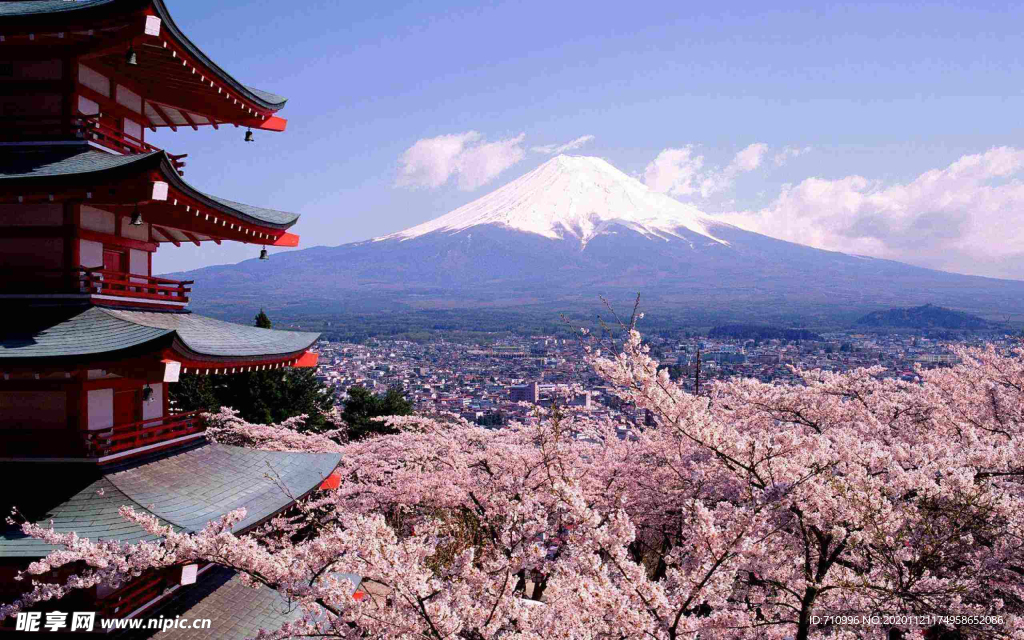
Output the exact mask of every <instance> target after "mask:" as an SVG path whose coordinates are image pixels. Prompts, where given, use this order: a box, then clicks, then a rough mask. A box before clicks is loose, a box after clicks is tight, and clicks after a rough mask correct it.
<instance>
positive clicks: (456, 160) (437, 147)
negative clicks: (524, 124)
mask: <svg viewBox="0 0 1024 640" xmlns="http://www.w3.org/2000/svg"><path fill="white" fill-rule="evenodd" d="M525 137H526V134H523V133H520V134H519V135H518V136H516V137H514V138H504V139H502V140H497V141H495V142H485V141H484V139H483V135H481V134H480V133H477V132H476V131H466V132H464V133H452V134H448V135H441V136H437V137H434V138H423V139H422V140H418V141H417V142H416V144H414V145H412V146H411V147H409V148H408V149H406V150H405V152H404V153H402V155H401V157H400V158H399V163H400V165H401V166H400V168H399V174H398V179H397V180H396V181H395V184H396V186H399V187H427V188H430V189H436V188H437V187H440V186H442V185H444V184H445V183H447V182H448V181H449V180H450V179H451V178H452V177H454V178H455V180H456V184H457V185H458V187H459V189H462V190H463V191H472V190H473V189H476V188H478V187H481V186H483V185H485V184H487V183H488V182H490V181H491V180H493V179H494V178H496V177H498V175H499V174H500V173H501V172H502V171H504V170H505V169H508V168H509V167H511V166H512V165H514V164H515V163H517V162H519V161H520V160H522V159H523V158H524V157H525V156H526V152H525V151H524V150H523V140H524V139H525Z"/></svg>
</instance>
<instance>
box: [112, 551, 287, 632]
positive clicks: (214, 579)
mask: <svg viewBox="0 0 1024 640" xmlns="http://www.w3.org/2000/svg"><path fill="white" fill-rule="evenodd" d="M160 616H163V617H164V618H176V617H178V616H180V617H182V618H184V619H186V620H209V621H210V628H209V629H166V630H164V631H161V630H159V629H154V630H151V631H150V630H147V631H142V632H139V631H134V632H122V635H118V634H116V633H115V634H114V636H113V637H114V638H121V637H130V638H132V639H133V640H139V639H141V638H159V639H160V640H239V639H240V638H252V637H255V636H256V633H257V632H258V631H259V630H260V629H266V630H268V631H273V630H274V629H278V628H280V627H281V626H282V625H283V624H284V623H286V622H295V621H297V620H298V619H299V618H301V617H302V610H301V609H300V608H299V606H298V605H296V604H294V603H291V602H289V601H288V600H287V599H286V598H285V597H284V596H282V595H281V594H280V593H278V592H277V591H274V590H273V589H267V588H266V587H264V588H262V589H253V588H252V587H249V586H246V585H245V584H244V583H243V582H242V579H241V577H239V575H238V574H237V573H236V572H234V571H232V570H231V569H227V568H224V567H213V568H211V569H209V570H207V571H204V572H203V573H202V574H201V575H200V576H199V577H198V579H197V580H196V583H195V584H193V585H189V586H187V587H181V588H180V589H179V590H178V591H176V592H175V593H174V594H172V595H171V596H170V598H168V599H167V600H166V601H165V602H162V603H158V604H157V605H156V606H155V607H154V608H153V609H152V610H150V611H147V612H146V613H145V614H144V615H143V617H145V618H156V617H160Z"/></svg>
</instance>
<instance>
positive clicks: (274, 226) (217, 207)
mask: <svg viewBox="0 0 1024 640" xmlns="http://www.w3.org/2000/svg"><path fill="white" fill-rule="evenodd" d="M41 147H43V149H42V151H44V152H45V151H47V150H53V152H54V153H55V154H57V155H55V157H54V158H52V159H49V160H40V161H39V166H38V167H36V168H34V169H32V170H28V168H26V167H24V166H20V167H19V168H18V169H17V171H18V172H17V173H14V172H12V171H11V169H10V167H7V166H5V162H4V158H3V156H2V155H0V187H2V189H0V201H3V200H4V199H5V197H4V196H5V195H6V196H7V199H10V198H14V199H17V198H18V197H20V196H22V195H24V194H26V193H30V192H31V193H35V194H41V195H42V197H46V198H49V197H50V196H59V195H61V194H60V192H61V190H67V189H79V190H81V191H83V192H89V193H92V192H96V194H95V195H96V196H98V195H99V191H100V189H99V188H100V186H101V185H104V184H110V183H113V182H119V181H120V182H123V181H132V180H138V179H139V178H140V177H142V178H144V179H145V180H146V181H147V182H152V180H153V179H155V176H159V179H160V180H162V181H164V182H166V183H167V185H168V187H169V191H170V192H169V195H168V201H169V202H171V203H172V204H173V202H174V200H175V199H176V198H178V199H181V200H185V199H187V200H188V201H189V202H190V205H191V206H193V207H199V208H201V209H202V210H204V212H205V213H214V214H216V215H218V216H219V217H221V218H224V217H230V218H233V219H234V220H236V221H237V222H239V223H244V224H247V225H252V226H254V227H260V228H262V229H266V230H267V231H273V232H274V234H273V237H271V238H265V239H262V240H259V239H257V238H256V236H251V237H247V236H245V235H241V232H239V234H236V235H225V236H223V237H224V238H225V239H228V240H238V241H241V242H253V243H257V244H268V245H277V246H295V245H296V244H297V243H298V237H297V236H295V235H293V234H289V233H281V232H284V231H285V230H287V229H289V228H291V227H292V226H294V225H295V223H296V222H298V220H299V214H297V213H291V212H287V211H278V210H276V209H268V208H265V207H257V206H254V205H248V204H243V203H240V202H235V201H233V200H228V199H226V198H220V197H218V196H212V195H209V194H207V193H203V192H202V191H200V190H199V189H196V188H195V187H193V186H192V185H191V184H189V183H188V182H186V181H185V179H184V178H182V177H181V175H180V174H179V173H178V171H177V169H175V167H174V165H173V164H172V162H171V159H170V157H169V156H168V155H167V153H166V152H165V151H153V152H150V153H143V154H138V155H134V156H117V155H113V154H108V153H106V152H103V151H98V150H96V149H93V148H91V147H89V146H87V145H84V144H83V145H81V146H79V147H78V151H77V155H76V152H74V151H72V152H69V151H68V147H66V146H54V145H41ZM11 149H14V150H16V151H18V153H19V154H20V155H19V156H17V157H16V158H15V160H14V161H13V162H15V163H22V164H24V163H25V158H26V155H25V154H26V153H32V151H31V150H30V149H28V148H24V147H18V148H14V147H12V148H11ZM83 158H84V160H83ZM150 174H152V175H153V176H154V178H150V177H149V176H150ZM139 186H140V188H141V187H144V186H145V185H139ZM53 199H54V198H50V200H51V201H53ZM93 200H94V201H95V198H93ZM83 201H84V202H85V203H86V204H88V203H89V199H84V200H83ZM124 204H129V203H127V202H125V203H124ZM97 206H102V205H100V204H97Z"/></svg>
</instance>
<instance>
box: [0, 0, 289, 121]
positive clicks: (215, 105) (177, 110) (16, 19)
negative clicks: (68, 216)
mask: <svg viewBox="0 0 1024 640" xmlns="http://www.w3.org/2000/svg"><path fill="white" fill-rule="evenodd" d="M0 20H2V21H3V27H2V31H3V33H0V36H2V37H3V42H5V43H6V44H7V45H9V46H23V47H26V48H29V49H31V48H33V47H40V46H50V47H63V48H69V49H71V50H73V51H74V52H75V53H76V54H78V56H79V58H80V59H81V60H82V61H83V63H84V64H87V65H88V66H89V68H91V69H93V70H95V71H96V72H98V73H100V74H104V73H109V74H116V75H117V77H118V79H119V82H121V83H123V84H125V86H126V88H128V89H129V90H131V91H133V92H134V93H136V94H138V95H145V96H146V98H147V108H146V109H145V114H144V115H145V116H146V118H147V120H148V121H147V122H146V123H145V126H147V127H150V128H155V127H164V126H167V127H172V128H176V127H178V126H191V127H193V128H196V127H198V126H202V125H213V126H217V125H219V124H233V125H240V126H250V127H253V128H260V129H268V130H273V131H283V130H284V128H285V126H286V124H287V123H286V122H285V121H284V120H283V119H281V118H278V117H276V116H274V113H275V112H277V111H279V110H280V109H281V108H282V107H284V105H285V102H286V101H287V100H286V98H284V97H282V96H279V95H276V94H274V93H271V92H269V91H263V90H260V89H255V88H253V87H249V86H247V85H245V84H243V83H241V82H239V81H238V80H236V79H235V78H234V77H232V76H231V75H230V74H229V73H228V72H227V71H225V70H224V69H222V68H221V67H220V66H219V65H217V64H216V63H215V62H214V61H213V60H212V59H210V57H209V56H208V55H206V54H205V53H204V52H203V51H202V49H200V48H199V47H198V46H196V45H195V44H194V43H193V42H192V41H191V40H189V39H188V37H187V36H186V35H185V34H184V32H183V31H182V30H181V29H180V28H179V27H178V25H177V24H175V22H174V20H173V19H172V18H171V15H170V13H169V12H168V10H167V7H166V6H165V5H164V3H163V1H162V0H77V1H74V0H32V1H22V2H18V1H15V2H2V3H0ZM129 46H132V47H135V48H136V49H137V50H138V56H137V63H136V64H134V65H130V66H128V65H125V64H124V63H123V60H124V54H125V51H126V49H127V48H128V47H129Z"/></svg>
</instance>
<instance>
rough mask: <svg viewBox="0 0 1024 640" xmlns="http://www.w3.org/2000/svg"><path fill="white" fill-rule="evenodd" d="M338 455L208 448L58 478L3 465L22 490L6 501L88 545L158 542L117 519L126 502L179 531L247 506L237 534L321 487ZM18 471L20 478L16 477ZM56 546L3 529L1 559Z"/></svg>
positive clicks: (30, 467)
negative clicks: (109, 542) (101, 541)
mask: <svg viewBox="0 0 1024 640" xmlns="http://www.w3.org/2000/svg"><path fill="white" fill-rule="evenodd" d="M340 460H341V455H340V454H337V453H297V452H283V451H258V450H255V449H247V448H244V447H235V446H229V445H221V444H205V445H202V446H199V447H195V448H193V449H189V450H187V451H184V452H178V453H174V454H172V455H164V456H161V457H158V458H156V459H155V460H150V461H145V462H141V463H139V462H136V463H133V464H129V465H125V466H122V467H117V468H113V469H110V468H106V469H104V470H102V471H97V472H95V473H93V474H89V473H86V472H85V471H84V470H80V471H79V472H78V473H75V474H62V475H61V477H60V482H55V481H54V478H53V470H54V469H53V468H52V467H51V466H49V465H41V464H19V463H5V465H4V466H5V469H4V473H3V474H2V475H4V476H6V475H7V474H8V473H11V474H12V475H11V476H10V477H6V478H4V479H5V480H7V481H8V482H11V483H13V482H17V483H18V485H19V486H21V487H22V489H20V490H19V492H18V493H17V495H12V496H10V497H9V498H8V499H7V500H5V501H4V502H14V503H15V506H18V507H19V509H20V510H22V511H23V512H24V514H25V516H26V517H28V518H29V519H31V520H33V521H39V522H44V523H47V522H49V521H51V520H52V521H53V527H54V529H56V530H57V531H60V532H72V531H74V532H76V533H78V535H79V536H80V537H83V538H89V539H90V540H121V541H125V542H135V541H139V540H148V539H151V538H152V537H151V536H149V535H148V534H147V533H146V532H145V531H143V530H142V529H141V528H139V527H138V526H137V525H135V524H132V523H130V522H128V521H126V520H125V519H124V518H122V517H121V516H120V515H118V510H119V509H120V508H121V507H122V506H125V505H132V506H134V507H135V509H136V511H141V512H147V513H150V514H152V515H154V516H156V517H157V518H159V519H160V521H161V522H162V523H163V524H165V525H172V526H173V527H174V528H175V529H176V530H178V531H188V532H193V531H199V530H200V529H202V528H203V527H204V526H205V525H206V524H207V523H208V522H209V521H211V520H215V519H217V518H219V517H220V516H222V515H225V514H227V513H229V512H231V511H234V510H235V509H240V508H244V509H245V510H246V516H245V518H244V519H243V520H242V521H241V522H239V523H237V524H236V525H235V527H234V528H233V531H235V532H236V533H237V532H242V531H246V530H248V529H251V528H252V527H254V526H256V525H257V524H259V523H261V522H263V521H264V520H266V519H267V518H269V517H271V516H273V515H275V514H277V513H279V512H280V511H281V510H283V509H285V508H287V507H288V506H290V505H291V504H293V503H294V501H295V499H296V498H300V497H302V496H305V495H307V494H308V493H310V492H312V491H313V490H315V489H316V488H317V487H319V486H320V483H322V482H323V481H324V479H325V478H327V477H328V476H329V475H330V474H331V472H332V471H333V470H334V468H335V467H337V465H338V463H339V462H340ZM14 474H16V475H14ZM54 549H55V547H52V546H51V545H48V544H46V543H44V542H42V541H40V540H38V539H35V538H30V537H28V536H26V535H25V534H23V533H21V531H20V529H19V528H18V527H6V528H4V529H2V530H0V558H11V557H31V558H38V557H42V556H45V555H46V554H48V553H49V552H50V551H52V550H54Z"/></svg>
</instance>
